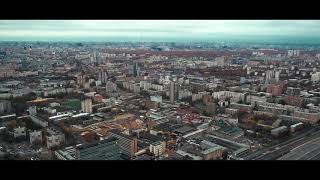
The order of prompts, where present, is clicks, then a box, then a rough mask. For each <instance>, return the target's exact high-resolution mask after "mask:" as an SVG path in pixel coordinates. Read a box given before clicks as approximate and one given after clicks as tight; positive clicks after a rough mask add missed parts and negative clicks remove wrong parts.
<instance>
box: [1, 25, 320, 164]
mask: <svg viewBox="0 0 320 180" xmlns="http://www.w3.org/2000/svg"><path fill="white" fill-rule="evenodd" d="M319 32H320V21H318V20H313V21H307V20H291V21H285V20H269V21H266V20H254V21H253V20H247V21H242V20H233V21H231V20H206V21H201V20H192V21H188V20H166V21H164V20H148V21H143V20H112V21H111V20H105V21H102V20H101V21H98V20H86V21H81V20H64V21H62V20H55V21H50V20H45V21H44V20H41V21H40V20H6V21H4V20H0V159H1V160H130V161H136V160H151V161H155V160H225V161H228V160H319V159H320V125H319V120H320V106H319V103H320V64H319V63H320V36H319V35H318V34H317V33H319Z"/></svg>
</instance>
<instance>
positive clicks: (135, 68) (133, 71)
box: [129, 62, 140, 77]
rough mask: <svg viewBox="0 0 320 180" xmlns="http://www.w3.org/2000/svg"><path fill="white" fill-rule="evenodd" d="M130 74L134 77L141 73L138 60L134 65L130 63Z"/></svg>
mask: <svg viewBox="0 0 320 180" xmlns="http://www.w3.org/2000/svg"><path fill="white" fill-rule="evenodd" d="M129 74H130V75H132V76H133V77H137V76H139V75H140V67H139V65H138V63H137V62H135V63H133V65H129Z"/></svg>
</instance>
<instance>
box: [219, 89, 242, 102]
mask: <svg viewBox="0 0 320 180" xmlns="http://www.w3.org/2000/svg"><path fill="white" fill-rule="evenodd" d="M213 98H214V99H219V100H225V99H230V102H235V103H237V102H239V101H243V102H245V101H246V94H244V93H239V92H232V91H218V92H213Z"/></svg>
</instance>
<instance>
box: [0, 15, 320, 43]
mask: <svg viewBox="0 0 320 180" xmlns="http://www.w3.org/2000/svg"><path fill="white" fill-rule="evenodd" d="M318 32H320V21H319V20H300V21H295V20H0V39H1V40H2V41H146V42H150V41H156V42H158V41H171V42H176V41H178V42H181V41H183V42H193V41H216V40H219V41H244V42H246V41H247V42H268V43H305V44H309V43H310V44H315V43H320V34H319V33H318Z"/></svg>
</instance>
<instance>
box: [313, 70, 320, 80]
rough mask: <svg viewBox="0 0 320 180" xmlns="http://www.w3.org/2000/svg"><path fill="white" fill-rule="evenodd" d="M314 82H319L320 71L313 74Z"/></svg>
mask: <svg viewBox="0 0 320 180" xmlns="http://www.w3.org/2000/svg"><path fill="white" fill-rule="evenodd" d="M311 81H312V82H319V81H320V72H316V73H314V74H312V75H311Z"/></svg>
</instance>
